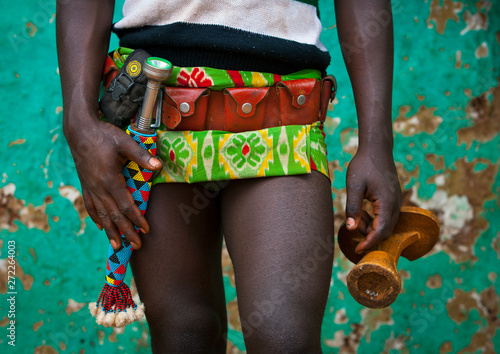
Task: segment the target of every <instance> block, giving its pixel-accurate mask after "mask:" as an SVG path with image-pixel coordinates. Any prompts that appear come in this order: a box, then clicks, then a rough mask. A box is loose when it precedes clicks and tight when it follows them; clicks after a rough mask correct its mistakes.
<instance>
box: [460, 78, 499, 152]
mask: <svg viewBox="0 0 500 354" xmlns="http://www.w3.org/2000/svg"><path fill="white" fill-rule="evenodd" d="M499 82H500V78H499ZM489 96H490V91H487V92H484V93H482V94H481V95H480V96H478V97H474V98H472V99H471V100H470V102H469V104H468V105H467V107H466V109H465V110H466V112H467V115H468V117H470V119H471V121H472V126H470V127H465V128H460V129H458V131H457V135H458V144H462V143H465V144H466V145H467V149H469V148H470V147H471V145H472V143H473V142H482V143H484V142H487V141H491V140H492V139H493V138H495V137H496V136H497V135H498V134H499V133H500V85H497V86H496V87H495V88H494V89H492V90H491V97H492V99H491V101H490V100H489V99H488V97H489Z"/></svg>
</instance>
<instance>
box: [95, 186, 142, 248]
mask: <svg viewBox="0 0 500 354" xmlns="http://www.w3.org/2000/svg"><path fill="white" fill-rule="evenodd" d="M122 194H123V193H122ZM127 194H128V196H130V194H129V193H128V191H126V190H125V196H126V195H127ZM121 198H123V197H121ZM130 198H131V199H132V197H131V196H130ZM117 199H118V200H120V198H116V197H112V196H110V195H101V196H95V195H94V196H93V200H94V204H95V206H96V211H97V215H98V217H99V219H100V220H101V223H102V227H103V228H104V230H105V232H106V235H107V236H108V238H109V241H110V243H111V246H112V247H113V248H114V249H117V248H119V247H120V246H121V239H120V231H121V233H123V236H125V238H126V239H127V240H128V241H129V242H130V243H131V245H132V248H134V249H139V248H141V245H142V243H141V239H140V237H139V235H138V233H137V231H136V230H135V228H134V224H133V223H132V222H131V220H130V219H129V218H128V217H127V216H126V215H125V214H124V213H123V212H122V210H123V211H124V212H126V213H127V214H128V215H134V214H135V213H136V212H135V211H134V210H133V209H134V208H135V209H137V212H139V214H140V211H139V210H138V208H137V207H136V206H135V204H134V203H133V200H132V201H131V203H132V204H131V205H132V206H130V204H122V206H121V208H122V209H121V210H120V207H118V205H117V203H116V202H115V200H117ZM125 199H126V198H125ZM122 203H123V202H122ZM124 205H127V206H124ZM134 217H135V216H132V218H134ZM140 217H141V218H143V219H144V217H143V216H142V214H141V215H140ZM141 223H146V227H145V230H146V229H149V227H148V225H147V222H146V220H145V219H144V221H143V222H142V221H141Z"/></svg>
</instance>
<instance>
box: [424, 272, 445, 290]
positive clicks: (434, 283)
mask: <svg viewBox="0 0 500 354" xmlns="http://www.w3.org/2000/svg"><path fill="white" fill-rule="evenodd" d="M425 286H427V287H428V288H429V289H439V288H441V287H442V286H443V278H442V277H441V275H440V274H439V273H436V274H434V275H430V276H429V278H427V282H426V283H425Z"/></svg>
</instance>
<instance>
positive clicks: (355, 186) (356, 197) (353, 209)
mask: <svg viewBox="0 0 500 354" xmlns="http://www.w3.org/2000/svg"><path fill="white" fill-rule="evenodd" d="M346 191H347V200H346V207H345V214H346V218H347V222H346V225H347V228H348V229H349V230H355V229H357V228H358V226H359V222H360V220H361V215H362V210H363V199H364V198H365V187H364V185H363V184H360V183H356V181H354V179H353V181H350V180H349V177H348V181H347V185H346Z"/></svg>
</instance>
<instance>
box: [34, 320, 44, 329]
mask: <svg viewBox="0 0 500 354" xmlns="http://www.w3.org/2000/svg"><path fill="white" fill-rule="evenodd" d="M42 325H43V321H38V322H35V323H33V332H36V331H38V330H39V329H40V327H42Z"/></svg>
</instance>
